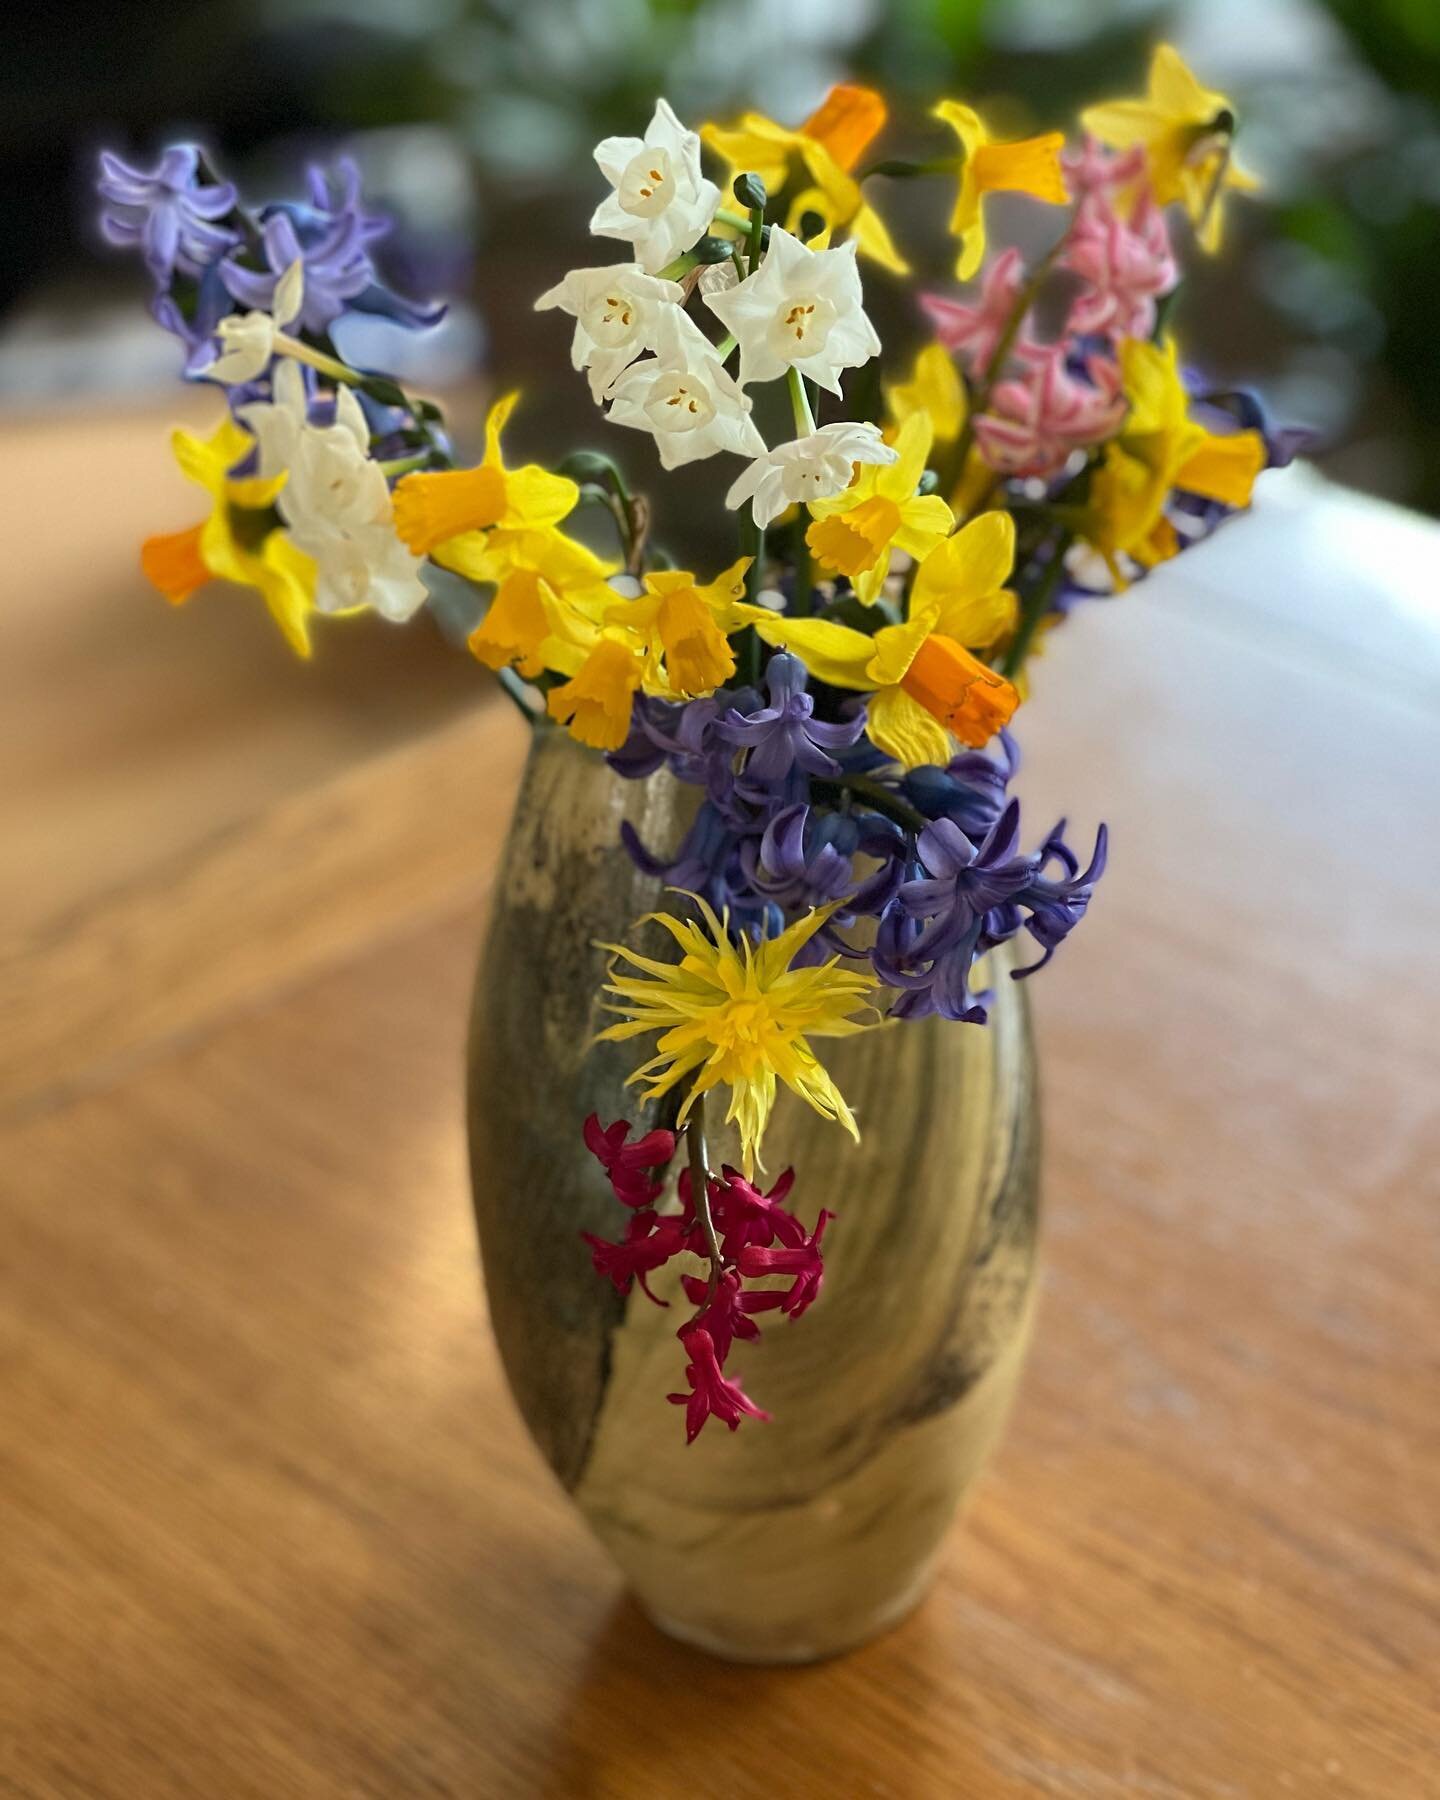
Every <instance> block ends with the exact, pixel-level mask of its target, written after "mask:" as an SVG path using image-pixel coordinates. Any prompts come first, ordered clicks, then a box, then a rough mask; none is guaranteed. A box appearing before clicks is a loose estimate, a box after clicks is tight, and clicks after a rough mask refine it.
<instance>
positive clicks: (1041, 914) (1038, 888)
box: [1015, 819, 1110, 981]
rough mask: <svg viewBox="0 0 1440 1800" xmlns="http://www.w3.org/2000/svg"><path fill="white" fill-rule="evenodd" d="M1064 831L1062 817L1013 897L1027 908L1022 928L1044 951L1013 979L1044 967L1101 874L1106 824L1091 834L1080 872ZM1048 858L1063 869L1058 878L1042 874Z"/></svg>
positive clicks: (1080, 913) (1107, 835)
mask: <svg viewBox="0 0 1440 1800" xmlns="http://www.w3.org/2000/svg"><path fill="white" fill-rule="evenodd" d="M1064 830H1065V821H1064V820H1063V819H1062V820H1061V821H1060V823H1059V824H1058V825H1057V826H1056V827H1055V829H1054V830H1053V831H1052V832H1051V833H1050V835H1049V837H1048V838H1046V840H1045V842H1044V843H1043V844H1042V845H1041V846H1040V857H1039V866H1038V868H1037V870H1036V873H1035V875H1034V876H1033V877H1032V878H1031V880H1030V882H1029V883H1028V885H1027V886H1026V888H1025V889H1024V891H1023V892H1022V893H1020V894H1017V895H1016V896H1015V900H1016V904H1017V905H1019V906H1024V907H1028V908H1029V910H1030V917H1029V918H1028V919H1026V921H1025V929H1026V930H1027V931H1028V932H1029V933H1030V935H1031V937H1033V938H1034V939H1035V941H1036V943H1037V944H1039V945H1040V946H1041V948H1042V949H1043V950H1044V952H1045V954H1044V955H1043V956H1042V957H1041V958H1040V960H1039V962H1035V963H1031V964H1030V966H1029V967H1028V968H1025V969H1017V970H1016V971H1015V979H1016V980H1017V981H1019V980H1021V979H1022V978H1023V977H1024V976H1026V975H1033V974H1034V973H1035V971H1036V970H1037V969H1043V968H1044V967H1045V965H1046V963H1048V962H1049V960H1050V958H1051V957H1052V956H1053V955H1054V954H1055V952H1056V950H1057V949H1058V948H1059V946H1060V945H1061V944H1062V943H1063V942H1064V941H1065V939H1066V938H1067V937H1068V936H1069V935H1070V933H1071V932H1072V931H1073V930H1074V929H1075V927H1076V926H1077V925H1078V924H1079V923H1080V921H1081V919H1083V918H1084V916H1085V909H1086V908H1087V907H1088V906H1089V904H1090V899H1091V896H1092V895H1093V893H1094V892H1095V883H1096V882H1097V881H1098V880H1099V879H1100V877H1101V876H1102V875H1103V874H1104V873H1105V860H1106V857H1107V856H1108V854H1109V849H1110V833H1109V830H1108V829H1107V827H1105V826H1104V825H1102V826H1101V827H1100V829H1099V830H1098V831H1097V832H1096V833H1095V848H1094V850H1093V851H1092V852H1091V855H1090V863H1089V866H1088V867H1087V868H1086V869H1085V870H1084V871H1083V872H1082V871H1081V868H1080V858H1079V857H1078V856H1076V854H1075V852H1074V851H1073V850H1072V849H1071V848H1070V846H1069V845H1068V844H1067V843H1066V842H1065V840H1064V836H1063V833H1064ZM1051 861H1054V862H1058V863H1059V864H1060V866H1061V868H1062V869H1063V870H1064V871H1065V874H1064V876H1063V877H1062V878H1061V879H1060V880H1058V881H1057V880H1053V879H1051V878H1050V877H1048V876H1047V875H1045V873H1044V868H1045V865H1046V863H1047V862H1051Z"/></svg>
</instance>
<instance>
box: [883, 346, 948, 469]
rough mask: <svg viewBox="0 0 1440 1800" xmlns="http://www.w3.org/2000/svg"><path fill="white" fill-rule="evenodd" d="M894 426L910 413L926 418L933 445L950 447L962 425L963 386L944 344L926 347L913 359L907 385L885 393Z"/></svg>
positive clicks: (889, 389)
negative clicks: (928, 420) (922, 415)
mask: <svg viewBox="0 0 1440 1800" xmlns="http://www.w3.org/2000/svg"><path fill="white" fill-rule="evenodd" d="M885 403H886V405H887V407H888V408H889V411H890V417H891V420H892V421H893V423H894V424H895V425H897V426H898V425H903V424H904V422H905V421H906V419H908V418H909V417H910V415H911V414H912V413H916V412H923V413H927V414H928V415H929V419H930V428H931V432H932V434H933V439H934V442H935V443H937V444H953V443H954V442H955V440H956V438H958V437H959V435H960V429H961V427H962V426H963V425H964V423H965V414H966V410H967V409H966V401H965V384H964V382H962V381H961V379H960V371H959V370H958V369H957V368H956V366H955V359H954V357H953V356H951V354H950V352H949V351H948V350H947V349H946V348H945V346H944V345H943V344H926V346H925V347H924V349H923V350H921V351H920V353H919V354H918V355H917V356H916V358H915V363H914V366H913V368H912V370H911V373H910V379H909V381H901V382H896V384H895V385H894V387H891V388H888V389H887V390H886V393H885Z"/></svg>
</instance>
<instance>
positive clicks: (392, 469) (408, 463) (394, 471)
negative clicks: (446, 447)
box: [379, 450, 430, 481]
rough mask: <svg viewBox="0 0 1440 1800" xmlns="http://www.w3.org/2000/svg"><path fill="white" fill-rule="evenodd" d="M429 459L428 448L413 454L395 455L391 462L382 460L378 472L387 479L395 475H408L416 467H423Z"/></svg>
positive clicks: (391, 478) (389, 479)
mask: <svg viewBox="0 0 1440 1800" xmlns="http://www.w3.org/2000/svg"><path fill="white" fill-rule="evenodd" d="M429 460H430V452H429V451H428V450H421V451H418V452H417V453H416V454H415V455H414V456H397V457H396V458H395V460H394V461H393V462H382V463H381V464H380V465H379V468H380V473H381V474H382V475H383V476H384V477H385V479H386V480H387V481H392V480H394V478H395V477H396V476H397V475H410V474H413V473H414V471H415V470H416V469H423V468H424V467H425V465H426V463H428V462H429Z"/></svg>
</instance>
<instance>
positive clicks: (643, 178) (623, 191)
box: [615, 148, 675, 219]
mask: <svg viewBox="0 0 1440 1800" xmlns="http://www.w3.org/2000/svg"><path fill="white" fill-rule="evenodd" d="M615 193H616V198H617V199H618V200H619V202H620V204H621V206H623V207H624V209H625V211H626V212H628V213H630V214H631V215H632V216H633V217H634V218H637V219H653V218H654V217H655V216H656V214H657V213H662V212H664V210H665V208H666V207H667V206H669V204H670V202H671V201H672V200H673V199H674V197H675V183H674V179H673V174H672V170H671V167H670V153H669V151H668V150H656V149H649V148H647V149H644V150H642V151H641V152H640V154H639V155H638V156H634V157H632V158H631V159H630V162H629V163H628V164H627V165H626V169H625V173H624V174H623V175H622V176H621V177H620V185H619V186H618V187H617V188H616V190H615Z"/></svg>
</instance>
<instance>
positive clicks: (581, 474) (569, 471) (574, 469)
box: [555, 450, 615, 482]
mask: <svg viewBox="0 0 1440 1800" xmlns="http://www.w3.org/2000/svg"><path fill="white" fill-rule="evenodd" d="M614 466H615V465H614V464H613V463H612V462H611V460H610V458H609V457H608V456H601V454H600V453H599V451H598V450H572V451H571V452H570V454H569V455H568V456H567V457H566V458H565V460H564V462H562V463H557V464H556V465H555V473H556V474H557V475H568V476H569V477H570V479H571V480H572V481H581V482H585V481H598V482H608V481H609V480H610V476H611V471H612V470H613V469H614Z"/></svg>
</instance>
